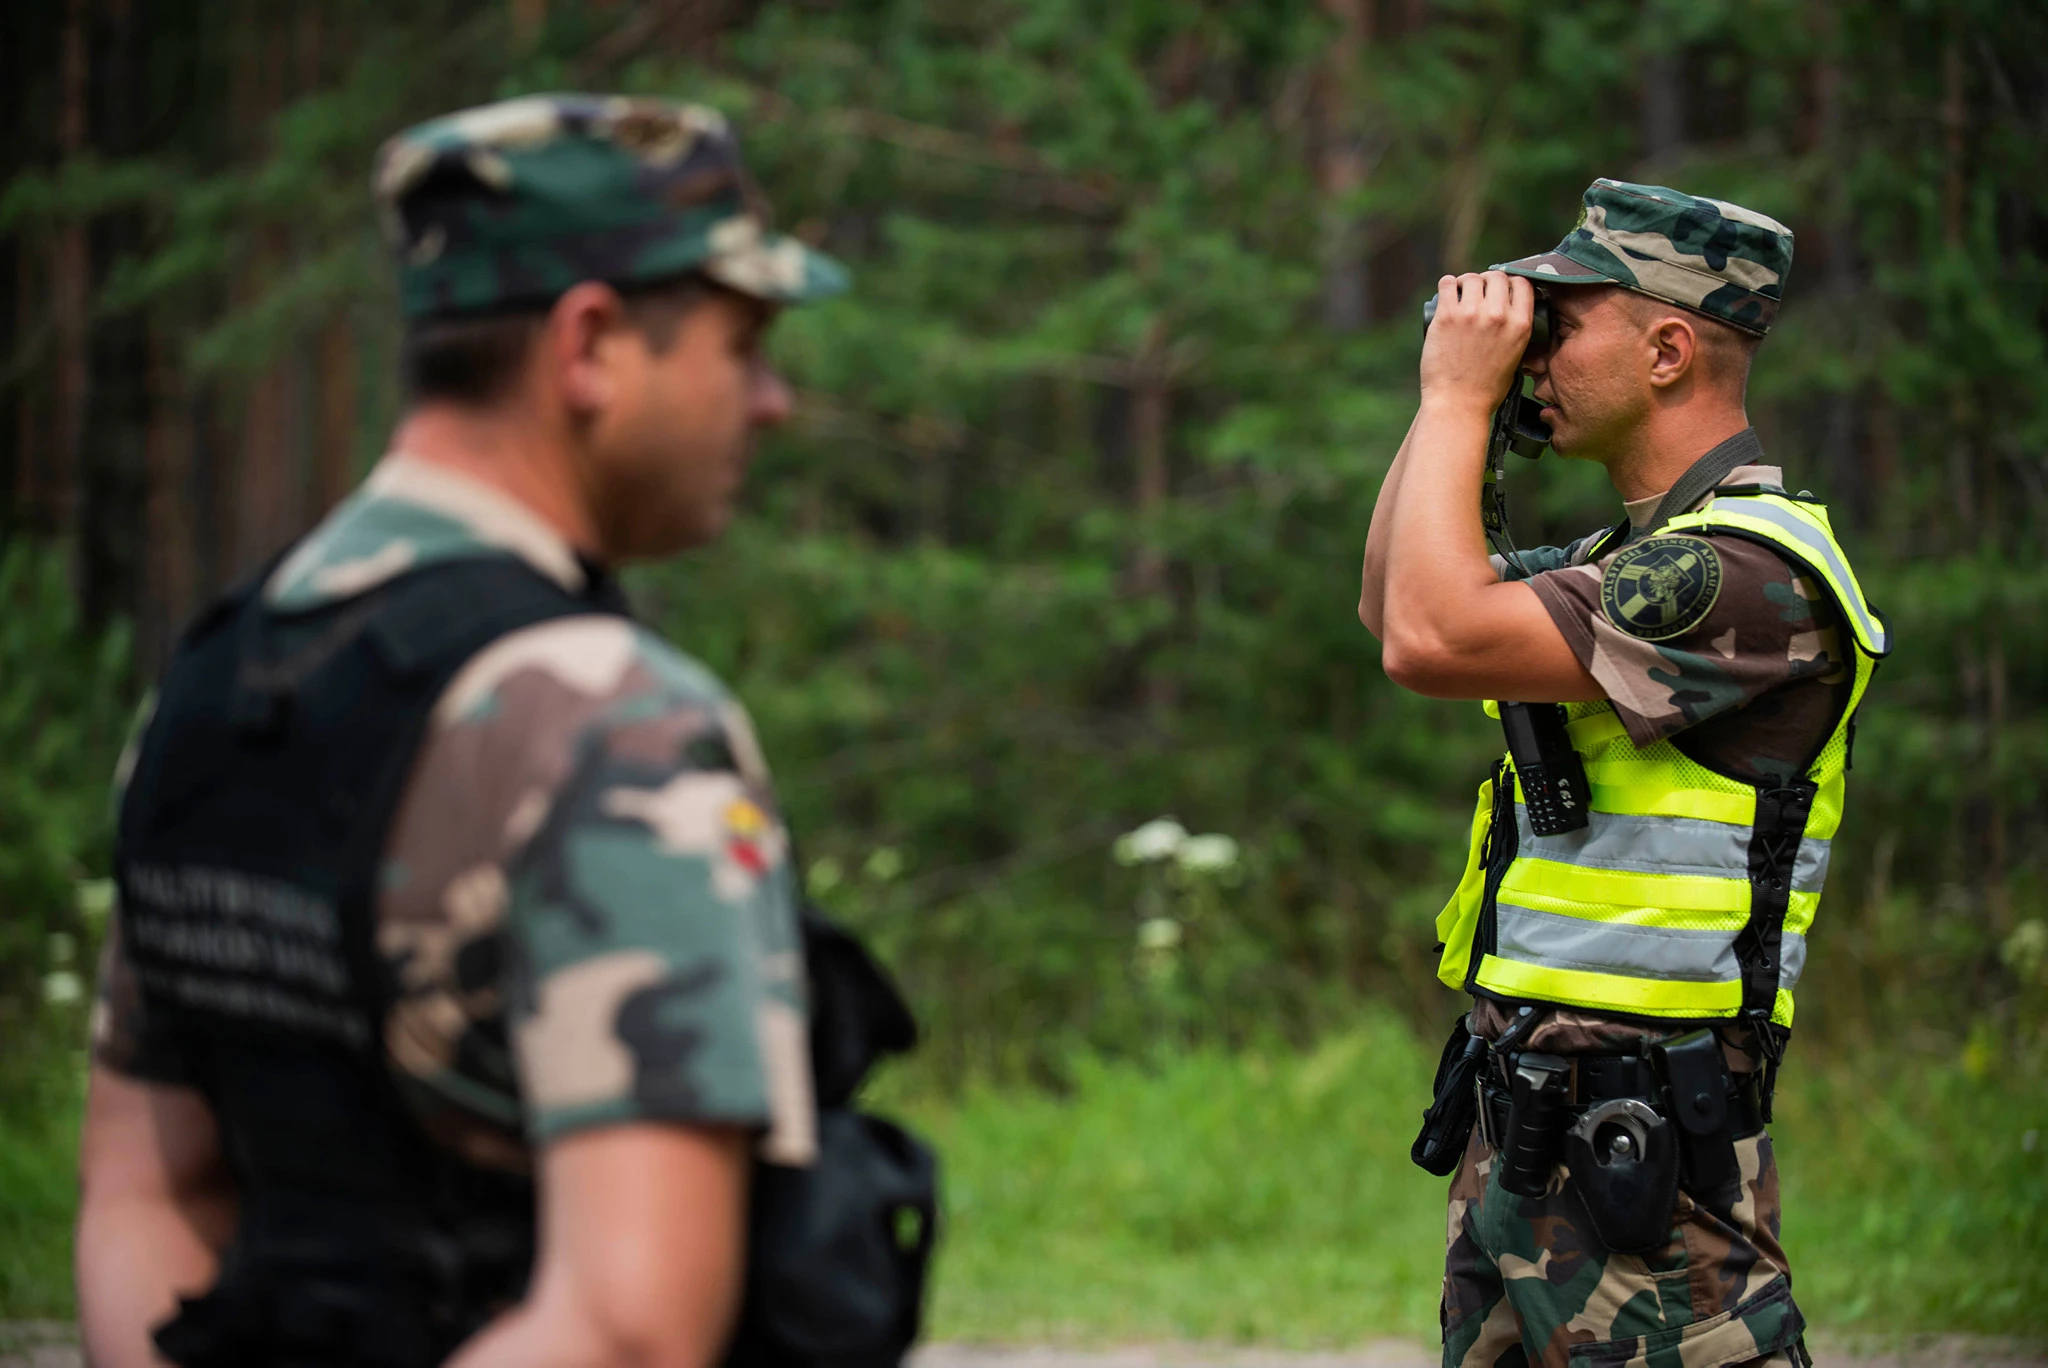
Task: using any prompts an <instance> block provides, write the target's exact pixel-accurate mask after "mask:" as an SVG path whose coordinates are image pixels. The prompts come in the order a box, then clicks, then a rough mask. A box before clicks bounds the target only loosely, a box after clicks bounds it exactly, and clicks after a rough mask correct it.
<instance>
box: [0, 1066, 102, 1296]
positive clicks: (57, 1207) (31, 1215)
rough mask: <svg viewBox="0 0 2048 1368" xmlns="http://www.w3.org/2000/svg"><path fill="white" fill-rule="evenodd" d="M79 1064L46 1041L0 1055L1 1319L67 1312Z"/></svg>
mask: <svg viewBox="0 0 2048 1368" xmlns="http://www.w3.org/2000/svg"><path fill="white" fill-rule="evenodd" d="M67 1055H69V1056H72V1057H71V1058H70V1059H69V1060H66V1058H65V1056H67ZM83 1068H84V1065H83V1062H82V1061H81V1060H78V1059H77V1058H76V1056H75V1055H73V1053H72V1052H71V1051H56V1050H47V1049H46V1050H43V1051H40V1052H38V1054H37V1055H36V1056H35V1057H33V1058H21V1057H17V1058H15V1059H11V1060H7V1061H4V1062H0V1084H4V1086H0V1321H8V1320H28V1319H42V1318H68V1317H70V1315H71V1314H72V1308H71V1218H72V1213H73V1212H74V1211H75V1210H76V1209H77V1205H78V1179H77V1172H78V1118H79V1112H80V1108H81V1106H82V1105H83V1103H84V1100H85V1098H84V1091H83V1088H82V1087H81V1083H82V1081H83V1076H84V1075H83Z"/></svg>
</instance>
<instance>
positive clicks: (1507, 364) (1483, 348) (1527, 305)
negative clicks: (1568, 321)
mask: <svg viewBox="0 0 2048 1368" xmlns="http://www.w3.org/2000/svg"><path fill="white" fill-rule="evenodd" d="M1535 305H1536V285H1535V283H1534V282H1533V281H1529V280H1525V279H1523V278H1522V277H1521V276H1512V275H1509V274H1508V273H1507V272H1505V271H1485V272H1472V273H1468V274H1466V275H1461V276H1448V275H1447V276H1445V277H1444V278H1443V279H1441V280H1439V281H1438V282H1437V296H1436V313H1435V317H1434V318H1433V319H1432V321H1431V322H1430V325H1429V331H1428V332H1427V333H1425V334H1424V336H1423V342H1422V407H1423V409H1424V410H1425V412H1426V411H1428V410H1430V409H1432V408H1435V407H1438V406H1439V405H1441V406H1444V407H1446V408H1448V409H1451V410H1453V411H1462V412H1464V413H1466V414H1469V415H1472V416H1473V417H1475V418H1477V417H1490V416H1491V414H1492V411H1493V410H1494V409H1495V408H1496V407H1498V406H1499V404H1500V401H1501V396H1502V395H1504V394H1506V393H1507V392H1508V386H1509V385H1510V384H1512V383H1513V382H1514V379H1515V375H1516V373H1517V372H1518V371H1519V370H1520V369H1521V365H1522V358H1523V355H1524V353H1526V352H1527V351H1528V349H1529V329H1530V318H1531V315H1532V314H1533V312H1534V310H1535Z"/></svg>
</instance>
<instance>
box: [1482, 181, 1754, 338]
mask: <svg viewBox="0 0 2048 1368" xmlns="http://www.w3.org/2000/svg"><path fill="white" fill-rule="evenodd" d="M1493 269H1494V270H1496V271H1506V272H1508V273H1509V274H1511V275H1519V276H1527V277H1529V278H1530V279H1531V280H1537V281H1542V282H1544V283H1546V284H1552V285H1621V286H1625V287H1626V288H1628V289H1631V290H1635V291H1637V292H1638V293H1640V294H1646V295H1649V296H1650V297H1651V298H1652V299H1661V300H1663V301H1664V302H1665V303H1667V304H1677V305H1680V306H1682V307H1684V308H1687V309H1691V310H1693V311H1694V312H1695V313H1703V314H1705V315H1706V316H1707V317H1709V318H1717V319H1719V320H1721V321H1722V322H1723V323H1728V324H1731V325H1733V326H1734V327H1737V328H1740V329H1742V330H1743V331H1744V332H1747V333H1754V334H1756V335H1757V336H1758V337H1762V336H1763V335H1764V334H1765V333H1767V332H1769V331H1770V330H1771V325H1772V324H1773V323H1775V322H1776V321H1777V319H1778V302H1779V301H1780V300H1781V299H1783V298H1784V293H1785V277H1786V276H1788V275H1790V274H1791V273H1792V230H1791V229H1790V228H1787V227H1786V226H1785V225H1784V224H1782V223H1780V222H1778V221H1777V220H1776V219H1774V218H1770V217H1768V216H1766V215H1763V214H1759V213H1757V212H1756V211H1755V210H1754V209H1745V208H1743V207H1742V206H1741V205H1739V204H1730V203H1728V202H1727V201H1725V200H1713V199H1701V198H1700V197H1699V196H1697V195H1688V194H1685V193H1683V192H1681V191H1678V190H1667V189H1665V188H1664V187H1663V186H1661V185H1631V184H1629V183H1628V182H1627V181H1615V180H1606V179H1601V180H1596V181H1594V182H1593V183H1592V184H1591V185H1589V186H1587V187H1586V199H1585V208H1583V209H1582V210H1580V211H1579V222H1578V226H1577V227H1575V228H1573V229H1572V231H1571V232H1570V233H1568V234H1566V236H1565V240H1564V241H1563V242H1560V243H1558V244H1557V246H1556V248H1555V249H1553V250H1551V251H1548V252H1544V253H1541V254H1540V255H1537V256H1531V257H1523V258H1522V259H1521V260H1520V261H1510V262H1505V263H1502V264H1499V265H1496V266H1495V267H1493Z"/></svg>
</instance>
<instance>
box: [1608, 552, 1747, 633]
mask: <svg viewBox="0 0 2048 1368" xmlns="http://www.w3.org/2000/svg"><path fill="white" fill-rule="evenodd" d="M1720 597H1721V557H1720V554H1719V553H1718V552H1716V551H1715V550H1714V548H1713V546H1712V544H1711V543H1709V542H1707V541H1704V540H1702V539H1701V538H1699V537H1676V536H1660V537H1650V538H1647V539H1645V540H1643V541H1639V542H1637V543H1636V544H1635V545H1634V546H1631V547H1628V548H1626V549H1625V550H1623V551H1622V552H1621V553H1620V554H1618V555H1617V556H1615V558H1614V559H1613V560H1611V561H1609V562H1608V563H1607V570H1606V572H1605V573H1604V574H1603V575H1602V576H1601V578H1600V611H1601V613H1603V614H1604V615H1605V616H1606V618H1607V620H1608V621H1609V622H1610V623H1612V624H1614V626H1615V628H1616V630H1618V631H1623V632H1627V633H1628V634H1629V635H1630V636H1632V637H1638V638H1640V639H1642V640H1644V641H1668V640H1670V639H1671V638H1672V637H1675V636H1677V635H1679V634H1680V633H1681V632H1684V631H1685V630H1687V629H1688V628H1690V627H1693V626H1696V625H1697V624H1698V623H1699V622H1700V620H1701V619H1703V618H1705V617H1706V615H1707V614H1708V612H1710V611H1711V610H1712V609H1713V607H1714V601H1715V600H1716V599H1718V598H1720Z"/></svg>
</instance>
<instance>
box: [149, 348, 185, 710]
mask: <svg viewBox="0 0 2048 1368" xmlns="http://www.w3.org/2000/svg"><path fill="white" fill-rule="evenodd" d="M173 346H174V344H173V341H172V339H171V338H170V337H169V336H167V335H166V333H165V330H164V329H163V328H162V327H156V328H152V329H151V330H150V334H149V438H148V446H147V451H148V458H149V504H148V511H147V515H146V519H145V525H146V527H147V529H148V531H147V533H146V537H145V540H146V544H147V551H146V556H145V563H146V564H147V565H148V567H149V574H148V577H147V589H146V592H145V596H144V602H143V609H142V613H141V620H140V623H139V628H140V630H139V632H138V639H137V645H138V651H137V655H138V658H139V664H140V665H141V667H142V669H143V671H144V672H145V673H146V674H150V675H153V674H154V673H155V672H156V671H157V670H158V669H159V668H161V666H162V665H163V662H164V661H165V660H166V659H167V658H168V657H169V655H170V647H171V643H172V641H173V640H174V639H175V637H176V634H177V631H178V629H179V627H180V625H181V624H183V622H184V621H185V619H186V618H187V617H189V616H191V613H192V610H193V609H194V608H195V607H197V606H198V604H197V599H198V593H199V583H198V578H199V577H198V566H197V563H196V560H195V557H194V550H195V546H196V541H197V537H198V527H197V517H196V511H195V509H194V508H193V505H192V437H193V432H192V411H191V407H190V404H189V402H188V399H187V395H186V392H185V384H184V380H183V378H182V377H181V376H180V375H179V374H178V367H177V362H176V361H175V360H174V359H173Z"/></svg>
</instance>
